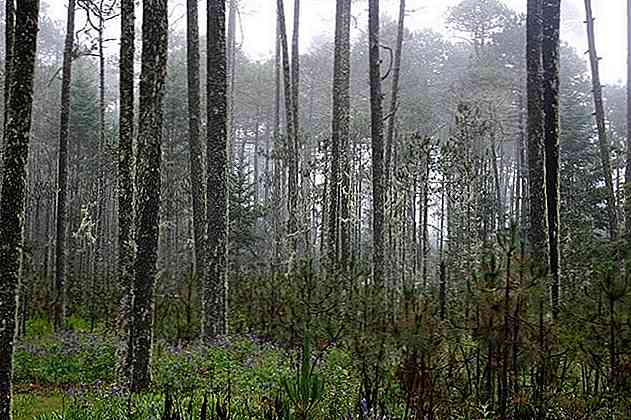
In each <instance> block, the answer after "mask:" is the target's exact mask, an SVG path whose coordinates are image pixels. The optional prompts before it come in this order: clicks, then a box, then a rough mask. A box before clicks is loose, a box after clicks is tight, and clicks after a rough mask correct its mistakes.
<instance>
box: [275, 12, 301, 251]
mask: <svg viewBox="0 0 631 420" xmlns="http://www.w3.org/2000/svg"><path fill="white" fill-rule="evenodd" d="M277 9H278V24H279V28H280V42H281V50H282V67H283V87H284V90H285V114H286V120H287V121H286V124H287V133H286V146H287V147H286V148H285V149H286V152H287V164H288V166H289V168H288V169H289V171H288V172H289V176H288V184H287V190H288V191H287V195H288V196H289V200H288V208H287V210H288V212H289V218H288V222H287V235H288V237H289V239H290V243H291V250H292V253H294V254H295V252H296V249H297V245H298V242H297V229H298V215H297V214H296V212H297V210H298V207H297V204H298V149H297V142H296V129H295V127H296V125H295V122H296V116H295V115H294V110H295V109H294V106H293V103H292V102H293V95H292V88H291V71H290V67H289V47H288V44H287V28H286V25H285V9H284V4H283V0H278V1H277Z"/></svg>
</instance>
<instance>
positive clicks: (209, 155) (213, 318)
mask: <svg viewBox="0 0 631 420" xmlns="http://www.w3.org/2000/svg"><path fill="white" fill-rule="evenodd" d="M207 12H208V16H207V18H208V37H207V40H208V47H207V51H208V54H207V55H208V64H207V67H208V72H207V77H208V79H207V90H208V91H207V95H208V96H207V103H208V105H207V107H208V124H207V127H208V129H207V133H206V134H207V139H206V140H207V143H206V162H207V163H206V171H207V181H206V182H207V184H206V188H207V190H206V200H207V205H208V207H207V213H206V214H207V221H208V232H207V235H208V236H207V241H208V243H207V247H208V250H207V252H208V254H207V258H208V261H207V270H208V271H207V273H206V281H205V283H204V287H203V305H204V319H203V326H202V337H204V338H210V337H216V336H218V335H223V334H226V332H227V293H228V287H227V244H228V179H227V177H228V156H227V133H226V128H227V81H226V38H225V27H226V6H225V3H224V1H223V0H208V6H207Z"/></svg>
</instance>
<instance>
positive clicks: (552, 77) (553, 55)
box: [542, 0, 561, 320]
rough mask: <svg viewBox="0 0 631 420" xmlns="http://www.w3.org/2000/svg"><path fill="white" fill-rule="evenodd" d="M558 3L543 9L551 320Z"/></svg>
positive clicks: (556, 264)
mask: <svg viewBox="0 0 631 420" xmlns="http://www.w3.org/2000/svg"><path fill="white" fill-rule="evenodd" d="M560 19H561V0H547V1H545V2H544V6H543V53H542V54H543V108H544V112H545V129H544V133H545V135H544V144H545V165H546V198H547V205H548V243H549V246H550V257H549V258H550V259H549V262H550V274H552V285H551V288H550V290H551V294H552V317H553V318H554V319H555V320H556V319H558V317H559V305H560V304H559V290H560V276H561V268H560V256H561V255H560V252H561V251H560V247H559V232H560V220H559V219H560V207H559V206H560V204H559V203H560V194H561V193H560V185H559V131H560V127H559V125H560V123H559V106H560V98H559V67H560V61H559V42H560V41H559V39H560V38H559V32H560V27H559V25H560Z"/></svg>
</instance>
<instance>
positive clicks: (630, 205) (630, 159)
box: [624, 0, 631, 269]
mask: <svg viewBox="0 0 631 420" xmlns="http://www.w3.org/2000/svg"><path fill="white" fill-rule="evenodd" d="M627 22H631V0H627ZM626 157H627V162H626V164H627V167H626V169H625V176H624V179H625V185H624V218H625V239H626V247H625V249H626V250H627V255H626V259H627V263H626V265H627V267H629V269H631V24H628V25H627V156H626Z"/></svg>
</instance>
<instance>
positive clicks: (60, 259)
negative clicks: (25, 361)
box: [53, 0, 75, 331]
mask: <svg viewBox="0 0 631 420" xmlns="http://www.w3.org/2000/svg"><path fill="white" fill-rule="evenodd" d="M74 17H75V0H69V1H68V18H67V19H68V20H67V26H66V42H65V44H64V62H63V69H62V80H61V123H60V127H59V154H58V159H59V161H58V164H57V213H56V215H57V239H56V244H55V300H54V303H53V325H54V326H55V330H56V331H60V330H62V329H63V327H64V319H65V317H66V285H65V283H66V195H67V192H68V191H67V190H68V127H69V123H70V83H71V80H72V50H73V47H74Z"/></svg>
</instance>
